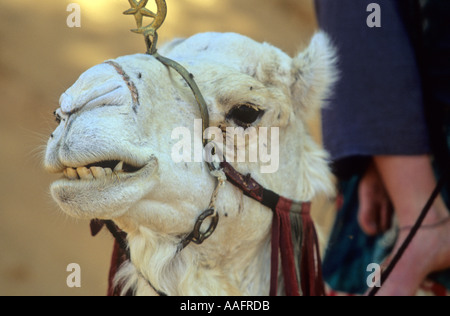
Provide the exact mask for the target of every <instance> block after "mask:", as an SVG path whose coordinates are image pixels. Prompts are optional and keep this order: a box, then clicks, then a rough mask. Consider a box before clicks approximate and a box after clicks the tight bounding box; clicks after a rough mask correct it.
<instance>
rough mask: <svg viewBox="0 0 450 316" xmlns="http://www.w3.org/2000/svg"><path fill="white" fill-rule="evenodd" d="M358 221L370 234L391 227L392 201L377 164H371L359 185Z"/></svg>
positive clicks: (382, 231)
mask: <svg viewBox="0 0 450 316" xmlns="http://www.w3.org/2000/svg"><path fill="white" fill-rule="evenodd" d="M358 197H359V210H358V223H359V226H360V227H361V229H362V230H363V232H364V233H365V234H367V235H368V236H375V235H377V234H381V233H384V232H386V231H387V230H388V229H389V228H390V227H391V218H392V213H393V209H392V203H391V202H390V199H389V196H388V193H387V191H386V189H385V187H384V184H383V181H382V179H381V176H380V174H379V173H378V171H377V169H376V167H375V164H373V163H372V164H371V165H370V167H369V168H368V169H367V171H366V173H365V174H364V176H363V178H362V179H361V182H360V183H359V187H358Z"/></svg>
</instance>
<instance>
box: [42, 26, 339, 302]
mask: <svg viewBox="0 0 450 316" xmlns="http://www.w3.org/2000/svg"><path fill="white" fill-rule="evenodd" d="M159 53H160V54H161V55H163V56H166V57H168V58H171V59H173V60H175V61H177V62H179V63H181V64H182V65H183V66H185V67H186V68H187V69H188V70H189V71H190V72H191V73H192V74H193V75H194V78H195V80H196V82H197V84H198V86H199V87H200V90H201V91H202V93H203V96H204V98H205V100H206V102H207V105H208V110H209V112H210V120H211V122H210V126H217V127H220V128H221V129H222V130H224V128H225V127H227V126H238V125H239V122H238V120H237V119H235V118H233V117H231V116H230V113H231V112H232V110H233V109H234V108H236V107H239V106H242V105H245V104H251V105H252V106H253V107H255V108H257V109H259V110H262V111H264V112H262V111H261V113H264V115H262V116H260V117H258V118H257V120H256V121H255V122H254V123H252V124H249V126H252V127H255V128H257V129H258V128H259V127H279V134H280V135H279V141H280V145H279V161H280V165H279V169H278V171H277V172H274V173H266V174H262V173H261V172H260V163H232V165H233V166H234V167H235V168H236V170H238V171H239V172H240V173H242V174H251V175H252V177H253V178H254V179H255V180H256V181H258V182H259V183H260V184H262V185H263V186H264V187H266V188H268V189H270V190H272V191H275V192H277V193H278V194H280V195H283V196H285V197H287V198H291V199H294V200H298V201H310V200H312V199H313V198H314V197H315V196H316V195H318V194H320V193H324V192H325V193H328V192H331V191H332V189H333V185H332V183H331V180H330V178H331V177H330V173H329V170H328V167H327V161H326V159H327V155H326V153H325V152H324V151H323V150H322V149H321V147H320V146H319V145H317V144H316V143H315V142H314V141H313V139H312V138H311V136H310V135H309V133H308V131H307V124H306V122H307V120H308V118H309V117H310V115H311V113H314V112H315V111H317V110H318V109H319V108H320V107H321V106H322V104H323V100H324V99H325V98H326V97H327V96H328V94H329V92H330V88H331V86H332V84H333V82H334V81H335V80H336V71H335V52H334V49H333V48H332V46H331V45H330V43H329V40H328V39H327V37H326V35H325V34H323V33H317V34H315V35H314V37H313V38H312V40H311V43H310V45H309V47H308V48H307V49H306V50H305V51H304V52H301V53H300V54H298V56H296V57H295V58H291V57H289V56H288V55H287V54H285V53H284V52H282V51H281V50H279V49H278V48H275V47H273V46H271V45H269V44H267V43H263V44H261V43H257V42H255V41H253V40H251V39H249V38H247V37H244V36H241V35H238V34H232V33H225V34H219V33H204V34H198V35H195V36H193V37H191V38H188V39H186V40H175V41H173V42H171V43H169V44H167V45H165V46H164V47H163V48H161V49H160V50H159ZM114 62H115V63H116V65H120V67H121V68H122V69H123V72H124V73H126V75H127V76H128V81H130V82H133V83H134V85H135V86H134V87H130V86H127V84H126V82H125V80H124V76H123V74H122V75H121V74H119V72H118V70H117V69H115V67H114V66H113V64H112V63H103V64H100V65H97V66H95V67H93V68H91V69H89V70H88V71H87V72H85V73H84V74H82V75H81V77H80V78H79V79H78V81H76V83H75V84H74V85H73V86H72V87H71V88H69V89H68V90H67V91H66V92H65V93H64V94H63V95H62V97H61V100H60V108H59V109H58V110H57V112H56V113H57V115H58V118H59V119H60V120H61V122H60V124H59V126H58V127H57V128H56V130H55V131H54V132H53V134H52V137H51V138H50V139H49V141H48V145H47V150H46V154H45V167H46V169H47V170H48V171H50V172H52V173H64V177H63V178H62V179H60V180H58V181H56V182H54V183H53V184H52V185H51V194H52V197H53V198H54V199H55V201H56V202H57V203H58V205H59V206H60V207H61V209H62V210H63V211H64V212H65V213H67V214H69V215H70V216H73V217H76V218H82V219H93V218H98V219H112V220H114V222H115V223H116V224H117V225H118V226H119V227H120V228H121V229H122V230H124V231H125V232H126V233H127V234H128V237H127V240H128V243H129V251H130V254H131V263H130V264H127V265H125V266H123V267H122V268H121V270H120V271H119V273H118V275H117V282H122V283H123V284H124V291H127V290H128V289H133V290H134V291H135V293H136V294H137V295H153V294H155V292H154V291H153V289H152V288H151V287H150V286H149V283H148V281H149V282H150V283H151V284H152V285H153V286H154V288H156V289H158V290H160V291H162V292H164V293H166V294H168V295H268V293H269V278H270V236H271V222H272V211H271V210H270V209H268V208H266V207H264V206H262V205H261V204H259V203H257V202H255V201H254V200H252V199H250V198H247V197H245V196H244V195H243V193H242V192H241V191H240V190H238V189H237V188H235V187H234V186H233V185H231V184H229V183H226V184H225V185H224V187H223V188H222V189H221V190H220V191H219V195H218V198H217V202H216V207H217V211H218V213H219V215H220V220H219V224H218V226H217V229H216V231H215V232H214V233H213V235H212V236H211V237H210V238H209V239H207V240H206V241H205V242H204V243H203V244H202V245H195V244H190V245H189V246H187V247H186V248H185V249H184V250H183V251H181V252H179V253H178V254H177V247H178V245H179V243H180V240H181V238H182V237H184V236H186V234H188V233H190V232H191V231H192V229H193V226H194V224H195V221H196V219H197V217H198V216H199V215H200V214H201V213H202V212H203V211H204V210H205V209H207V207H208V204H209V202H210V199H211V195H212V192H213V190H214V189H215V178H214V177H212V176H211V175H210V171H209V169H208V166H207V165H206V164H205V163H204V162H192V163H184V162H182V163H175V162H174V161H173V160H172V159H171V154H172V150H173V147H174V145H175V144H176V142H177V141H178V140H177V139H172V137H171V134H172V131H173V130H174V129H175V128H177V127H180V126H182V127H186V128H190V129H192V128H193V123H194V120H195V119H199V118H200V112H199V109H198V106H197V103H196V101H195V99H194V96H193V94H192V92H191V90H190V89H189V88H188V87H187V86H186V83H185V81H184V80H183V79H182V78H181V76H179V75H178V74H177V73H176V72H175V71H174V70H172V69H168V68H167V67H166V66H164V65H163V64H162V63H160V62H159V61H157V60H156V59H155V58H154V57H153V56H150V55H144V54H138V55H132V56H125V57H120V58H117V59H116V60H114ZM125 79H126V78H125ZM133 91H135V92H137V95H136V94H135V95H134V96H133V93H132V92H133ZM136 96H138V100H139V105H137V106H135V104H134V103H133V97H134V98H136ZM192 134H194V133H193V131H192ZM225 137H226V136H225ZM267 146H268V147H269V148H270V146H271V144H270V141H269V143H268V144H267ZM116 163H117V166H114V165H115V164H116ZM111 164H114V165H111ZM114 168H115V170H113V169H114ZM205 225H207V223H205ZM280 278H281V276H280ZM280 288H281V287H280Z"/></svg>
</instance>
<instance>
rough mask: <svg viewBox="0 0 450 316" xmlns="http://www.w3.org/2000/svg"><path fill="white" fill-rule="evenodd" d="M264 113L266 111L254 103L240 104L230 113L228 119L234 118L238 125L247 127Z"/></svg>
mask: <svg viewBox="0 0 450 316" xmlns="http://www.w3.org/2000/svg"><path fill="white" fill-rule="evenodd" d="M263 114H264V111H263V110H260V109H258V108H257V107H256V106H255V105H254V104H251V103H247V104H240V105H237V106H235V107H234V108H233V109H232V110H231V111H230V112H229V113H228V115H227V120H232V121H233V122H234V123H236V124H237V125H239V126H241V127H245V128H246V127H249V126H250V125H252V124H253V123H255V122H256V121H257V120H258V119H259V118H260V117H261V116H262V115H263Z"/></svg>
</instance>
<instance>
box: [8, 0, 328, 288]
mask: <svg viewBox="0 0 450 316" xmlns="http://www.w3.org/2000/svg"><path fill="white" fill-rule="evenodd" d="M150 2H152V1H150ZM167 2H168V7H169V13H168V17H167V20H166V22H165V24H164V26H163V27H162V28H161V29H160V31H159V33H160V41H161V42H163V41H165V40H168V39H170V38H172V37H186V36H190V35H193V34H195V33H197V32H204V31H219V32H224V31H232V32H238V33H241V34H244V35H247V36H250V37H252V38H254V39H256V40H258V41H267V42H269V43H272V44H274V45H276V46H278V47H280V48H282V49H283V50H285V51H286V52H287V53H289V54H291V55H293V54H294V53H296V52H297V51H298V50H299V49H300V48H302V47H304V46H305V45H306V44H307V43H308V41H309V39H310V37H311V35H312V33H313V32H314V30H315V28H316V23H315V19H314V12H313V5H312V2H311V1H310V0H264V1H261V0H245V1H244V0H167ZM69 3H78V4H80V6H81V28H69V27H68V26H67V24H66V19H67V17H68V15H69V14H70V12H67V11H66V8H67V5H68V4H69ZM128 8H129V4H128V1H126V0H74V1H69V0H66V1H61V0H40V1H32V0H16V1H1V3H0V153H1V154H0V295H104V294H105V293H106V285H107V274H108V268H109V259H110V255H111V248H112V237H110V235H109V234H108V233H107V232H106V231H104V232H102V233H101V234H100V235H99V236H97V237H96V238H92V237H91V236H90V231H89V223H88V221H76V220H73V219H71V218H68V217H67V216H65V215H63V214H62V213H61V212H60V211H59V210H58V208H57V207H56V205H55V204H54V203H53V201H52V200H51V197H50V195H49V192H48V187H49V185H50V183H51V181H52V180H54V179H55V177H56V176H54V175H48V174H46V173H45V171H44V170H43V168H42V165H41V159H42V152H43V150H44V148H45V143H46V140H47V138H48V137H49V135H50V133H51V132H52V130H53V129H54V128H55V127H56V123H55V122H54V119H53V116H52V112H53V111H54V110H55V109H56V108H57V107H58V99H59V96H60V95H61V93H63V92H64V90H65V89H67V88H68V87H69V86H70V85H71V84H72V83H73V82H74V81H75V80H76V79H77V78H78V76H79V75H80V74H81V73H82V72H83V71H85V70H86V69H88V68H90V67H92V66H94V65H95V64H98V63H101V62H103V61H104V60H106V59H109V58H115V57H118V56H120V55H127V54H133V53H137V52H144V51H145V44H144V41H143V38H142V37H141V36H138V35H133V34H132V33H131V32H129V29H131V28H134V27H135V24H134V19H133V18H132V17H130V16H128V17H127V16H123V15H122V14H121V13H122V12H123V11H124V10H126V9H128ZM314 126H315V129H316V132H315V133H316V134H317V131H318V130H319V127H318V125H317V124H315V125H314ZM320 217H321V218H322V219H323V216H322V215H321V216H320ZM327 222H329V220H327V221H326V222H325V223H327ZM72 262H74V263H78V264H79V265H80V266H81V280H82V286H81V288H78V289H71V288H68V287H67V285H66V278H67V276H68V274H69V273H68V272H66V267H67V265H68V264H70V263H72Z"/></svg>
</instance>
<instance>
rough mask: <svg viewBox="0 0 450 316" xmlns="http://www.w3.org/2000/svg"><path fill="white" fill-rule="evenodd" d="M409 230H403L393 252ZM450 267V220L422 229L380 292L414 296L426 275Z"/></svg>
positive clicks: (381, 293) (387, 294)
mask: <svg viewBox="0 0 450 316" xmlns="http://www.w3.org/2000/svg"><path fill="white" fill-rule="evenodd" d="M408 233H409V231H401V232H400V235H399V238H398V241H397V244H396V247H395V248H394V252H393V254H395V253H396V251H397V250H398V248H399V247H400V246H401V243H402V242H403V241H404V240H405V238H406V237H407V235H408ZM447 268H450V221H447V222H445V223H444V224H442V225H440V226H438V227H434V228H423V229H420V230H419V231H418V233H417V235H416V236H415V237H414V239H413V241H412V242H411V244H410V246H409V247H408V248H407V249H406V251H405V253H404V255H403V257H402V258H401V259H400V261H399V262H398V264H397V266H396V267H395V269H394V270H393V271H392V273H391V275H390V276H389V278H388V279H387V280H386V282H384V284H382V287H381V289H380V290H379V292H378V295H379V296H414V295H416V293H417V291H418V289H419V287H420V285H421V284H422V282H423V281H424V280H425V279H426V277H427V276H428V275H429V274H430V273H433V272H437V271H442V270H445V269H447Z"/></svg>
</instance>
